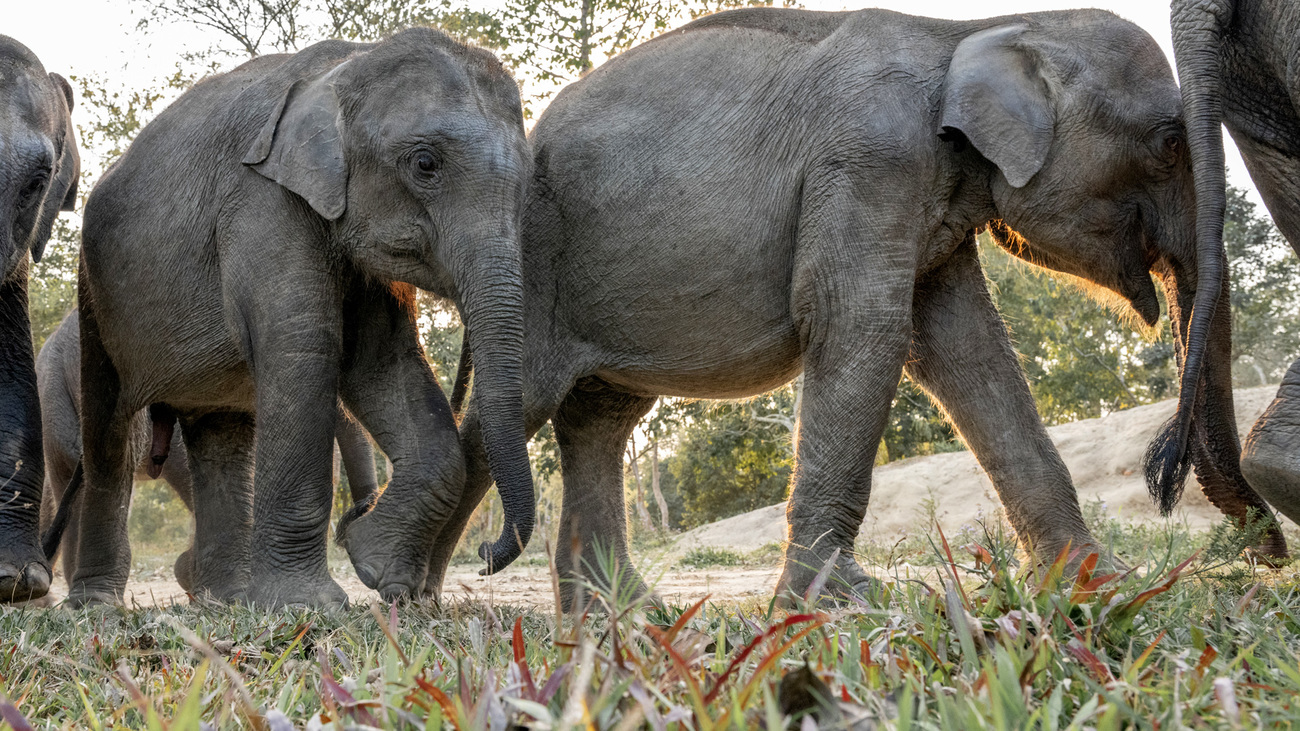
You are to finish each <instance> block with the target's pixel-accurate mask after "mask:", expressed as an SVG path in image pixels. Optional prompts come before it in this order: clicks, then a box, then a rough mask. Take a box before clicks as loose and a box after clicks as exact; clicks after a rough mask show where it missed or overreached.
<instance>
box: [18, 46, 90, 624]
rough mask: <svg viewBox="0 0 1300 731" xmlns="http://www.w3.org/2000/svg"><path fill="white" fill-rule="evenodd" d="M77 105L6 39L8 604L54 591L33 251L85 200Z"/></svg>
mask: <svg viewBox="0 0 1300 731" xmlns="http://www.w3.org/2000/svg"><path fill="white" fill-rule="evenodd" d="M73 104H74V101H73V94H72V87H71V86H70V85H69V84H68V82H67V80H66V79H64V78H63V77H62V76H59V75H58V74H55V73H47V72H46V71H45V68H44V67H43V66H42V65H41V62H40V59H38V58H37V57H36V55H35V54H34V53H32V52H31V50H30V49H28V48H27V47H26V46H24V45H23V44H21V43H19V42H18V41H16V40H14V39H13V38H10V37H9V36H4V35H0V602H18V601H29V600H32V599H38V598H40V597H42V596H44V595H45V593H46V592H47V591H49V588H50V578H51V574H50V566H49V563H48V562H47V561H46V560H45V557H44V555H43V554H42V553H41V548H40V542H39V539H38V538H39V537H38V530H39V526H38V523H39V521H40V505H41V485H42V483H43V482H44V479H45V466H44V465H45V463H44V460H43V459H42V456H41V413H40V400H39V398H38V396H37V392H36V370H35V362H34V359H33V352H32V326H31V318H30V316H29V314H28V308H27V274H28V263H27V253H28V252H29V251H30V252H31V256H32V260H33V261H36V262H39V261H40V260H41V254H42V253H43V252H44V251H45V244H46V242H48V241H49V238H50V234H51V232H52V231H53V228H54V219H55V218H56V217H57V216H58V215H59V212H60V211H71V210H72V209H73V206H74V205H75V204H76V201H77V181H78V178H79V177H80V175H81V158H80V156H79V155H78V152H77V139H76V131H75V130H74V129H73V126H72V107H73Z"/></svg>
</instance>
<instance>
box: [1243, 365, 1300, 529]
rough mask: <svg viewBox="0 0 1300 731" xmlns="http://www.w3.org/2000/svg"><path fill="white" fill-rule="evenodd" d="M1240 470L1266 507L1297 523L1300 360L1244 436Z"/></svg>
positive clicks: (1299, 519) (1299, 518)
mask: <svg viewBox="0 0 1300 731" xmlns="http://www.w3.org/2000/svg"><path fill="white" fill-rule="evenodd" d="M1241 471H1242V473H1243V474H1244V475H1245V476H1246V481H1247V482H1249V483H1250V486H1251V487H1253V488H1255V490H1256V491H1258V492H1259V494H1260V495H1262V496H1263V497H1264V499H1265V500H1267V501H1268V504H1269V505H1272V506H1273V507H1274V508H1276V509H1277V510H1278V511H1280V512H1281V513H1282V514H1283V515H1285V516H1286V517H1288V518H1290V519H1291V520H1293V521H1295V522H1297V523H1300V360H1297V361H1296V362H1294V363H1292V364H1291V367H1290V368H1289V369H1288V370H1287V372H1286V375H1285V376H1283V378H1282V385H1281V386H1280V387H1278V389H1277V396H1276V397H1275V398H1274V399H1273V403H1271V404H1269V405H1268V408H1267V409H1265V410H1264V413H1263V415H1262V416H1260V417H1259V421H1256V422H1255V426H1254V427H1253V428H1252V429H1251V430H1250V435H1249V436H1247V437H1246V445H1245V447H1244V448H1243V449H1242V452H1241ZM1260 517H1263V516H1260Z"/></svg>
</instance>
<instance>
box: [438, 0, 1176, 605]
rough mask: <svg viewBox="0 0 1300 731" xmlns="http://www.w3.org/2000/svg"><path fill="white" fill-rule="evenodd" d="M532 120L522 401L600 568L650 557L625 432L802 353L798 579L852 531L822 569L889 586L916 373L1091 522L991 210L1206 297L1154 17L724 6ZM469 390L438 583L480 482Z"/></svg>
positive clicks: (565, 527)
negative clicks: (887, 554) (635, 517)
mask: <svg viewBox="0 0 1300 731" xmlns="http://www.w3.org/2000/svg"><path fill="white" fill-rule="evenodd" d="M530 139H531V141H532V143H533V148H534V176H533V181H532V185H531V187H530V189H529V199H528V205H527V208H526V211H525V215H524V227H523V241H524V243H523V248H524V284H525V307H524V312H525V326H524V333H525V347H524V352H525V359H524V362H525V386H524V394H525V405H524V413H525V421H526V426H527V429H528V433H529V434H532V433H534V432H535V431H536V430H537V429H538V428H539V427H540V426H541V425H542V424H543V423H544V422H545V421H546V420H547V419H550V421H551V423H552V424H553V426H554V428H555V435H556V439H557V441H558V443H559V447H560V451H561V460H562V467H563V478H564V501H563V507H562V516H561V522H560V526H561V527H560V539H559V545H560V546H567V545H569V540H570V537H572V538H573V539H574V540H576V541H577V542H578V544H579V545H580V546H581V547H582V551H581V560H582V561H585V562H586V563H587V565H588V566H589V567H590V569H591V570H592V571H596V572H599V566H600V565H601V564H600V563H598V561H597V558H598V556H597V550H598V548H597V547H598V545H600V544H603V546H604V550H608V551H611V552H612V553H613V558H614V559H615V560H616V561H618V562H619V564H620V565H621V566H622V567H623V568H624V569H627V568H629V567H630V564H629V559H628V553H627V545H626V538H625V535H624V521H625V513H624V505H623V490H622V464H621V454H622V450H623V447H624V445H625V443H626V440H627V438H628V435H629V433H630V432H631V430H632V429H633V428H634V427H635V425H636V424H637V423H638V421H639V420H640V419H641V417H642V416H643V415H644V414H645V413H646V412H647V411H648V410H649V409H650V408H651V407H652V406H653V404H654V403H655V398H656V396H657V395H671V396H685V397H696V398H738V397H745V396H749V395H753V394H756V393H760V392H762V391H765V390H768V389H771V388H773V387H776V386H779V385H781V384H782V383H785V382H787V381H789V380H790V379H791V378H793V377H794V376H795V375H796V374H798V373H800V372H801V371H802V372H803V374H804V379H805V380H804V390H803V398H802V405H801V410H800V414H799V417H800V428H799V433H798V441H797V445H796V450H797V467H796V469H795V477H794V486H793V494H792V496H791V500H790V504H789V509H788V513H787V518H788V521H789V534H788V535H789V543H788V547H787V549H786V560H785V567H784V570H783V573H782V576H781V578H780V581H779V584H778V586H777V593H778V596H779V597H781V598H782V599H786V598H787V597H788V596H789V595H790V593H794V594H800V593H803V592H805V591H806V590H807V589H808V587H809V585H810V583H811V582H812V579H813V577H814V576H815V574H816V573H817V572H818V570H819V569H821V568H822V567H823V566H824V565H825V564H826V563H827V561H829V560H830V557H831V556H832V555H835V552H836V551H838V562H837V564H836V565H835V567H834V569H835V570H834V575H833V578H832V580H831V582H830V585H829V586H828V589H827V590H828V591H829V592H831V593H845V592H851V591H861V590H863V589H865V588H866V587H867V586H869V584H870V582H869V579H868V577H867V576H866V574H865V573H864V572H863V571H862V569H861V568H860V567H859V566H858V564H857V563H856V562H855V561H854V559H853V558H852V555H851V554H852V552H853V541H854V539H855V537H856V536H857V534H858V529H859V526H860V525H861V523H862V520H863V516H864V512H865V510H866V507H867V500H868V497H869V495H870V489H871V466H872V463H873V461H874V459H873V456H874V455H875V452H876V448H877V445H878V444H879V442H880V438H881V434H882V431H883V429H884V427H885V421H886V418H887V414H888V410H889V406H890V402H891V399H892V397H893V395H894V392H895V389H896V387H897V385H898V381H899V378H900V376H901V375H902V374H903V373H907V374H908V375H909V376H910V377H911V378H912V379H913V380H915V381H916V382H917V383H919V384H921V385H922V386H923V387H924V388H925V389H926V390H927V391H928V392H929V393H930V395H931V396H932V397H933V398H935V399H936V400H937V401H938V402H939V403H940V404H941V405H942V406H943V408H944V410H945V411H946V413H947V414H948V415H949V418H950V419H951V420H952V422H953V423H954V425H955V426H956V427H957V429H958V431H959V432H960V434H961V436H962V438H963V439H964V440H965V441H966V443H967V444H968V445H969V446H970V448H971V449H972V451H973V452H974V453H975V455H976V456H977V458H978V459H979V461H980V464H981V465H982V466H983V467H984V469H985V470H986V471H987V472H988V474H989V476H990V478H991V479H992V481H993V483H994V485H995V486H996V488H997V490H998V494H999V496H1000V497H1001V500H1002V504H1003V506H1004V507H1005V509H1006V514H1007V517H1008V518H1009V520H1010V522H1011V524H1012V525H1013V526H1014V528H1015V530H1016V532H1017V534H1018V535H1019V537H1020V539H1021V541H1022V542H1023V543H1024V544H1026V546H1027V547H1029V548H1032V549H1033V551H1034V552H1036V553H1037V554H1038V555H1039V556H1044V555H1045V556H1047V557H1052V556H1054V555H1055V554H1056V553H1057V552H1058V551H1060V550H1061V549H1062V548H1064V547H1065V546H1067V545H1069V546H1072V547H1073V548H1076V549H1083V550H1085V551H1086V550H1089V549H1093V548H1095V547H1096V543H1095V541H1094V539H1093V537H1092V536H1091V535H1090V533H1089V531H1088V529H1087V527H1086V525H1085V524H1084V521H1083V518H1082V516H1081V515H1080V510H1079V505H1078V501H1077V497H1076V494H1075V490H1074V486H1073V484H1072V482H1071V479H1070V475H1069V472H1068V471H1067V469H1066V467H1065V465H1064V464H1063V463H1062V461H1061V459H1060V457H1059V455H1058V454H1057V451H1056V449H1055V447H1054V446H1053V444H1052V442H1051V440H1050V439H1049V438H1048V436H1047V434H1046V432H1045V430H1044V428H1043V425H1042V422H1041V420H1040V418H1039V415H1038V413H1037V411H1036V409H1035V406H1034V401H1033V398H1032V397H1031V395H1030V392H1029V389H1028V386H1027V384H1026V382H1025V377H1024V374H1023V372H1022V371H1021V368H1020V366H1019V363H1018V362H1017V358H1016V354H1015V352H1014V351H1013V349H1012V346H1011V342H1010V340H1009V338H1008V335H1007V332H1006V329H1005V327H1004V325H1003V323H1002V321H1001V319H1000V318H999V316H998V313H997V311H996V310H995V309H994V306H993V304H992V302H991V300H990V297H989V293H988V291H987V287H986V283H985V279H984V275H983V273H982V271H981V268H980V264H979V260H978V258H977V254H976V248H975V247H976V243H975V242H976V238H975V234H976V232H978V231H979V230H981V229H985V228H987V229H989V230H990V231H991V232H992V234H993V236H994V238H995V240H997V241H998V242H999V243H1000V244H1001V245H1002V246H1003V247H1006V248H1007V249H1008V250H1010V251H1011V252H1012V253H1014V254H1016V255H1017V256H1020V257H1022V258H1024V259H1026V260H1028V261H1030V262H1033V263H1035V264H1038V265H1040V266H1045V267H1048V268H1051V269H1055V270H1058V271H1061V272H1066V273H1068V274H1072V275H1075V276H1077V277H1082V278H1084V279H1087V280H1089V281H1091V282H1093V283H1095V284H1097V285H1100V286H1101V287H1104V288H1106V289H1109V290H1112V291H1113V292H1115V293H1118V294H1119V295H1120V296H1121V297H1123V298H1124V299H1125V300H1126V301H1127V302H1128V303H1129V304H1130V305H1131V306H1132V308H1133V309H1134V310H1135V311H1136V313H1137V314H1138V316H1140V317H1141V319H1142V320H1143V321H1145V322H1146V323H1148V324H1154V323H1156V322H1157V320H1158V319H1159V316H1160V305H1159V302H1158V299H1157V295H1156V290H1155V286H1154V283H1153V281H1152V277H1151V273H1155V274H1157V275H1158V276H1159V277H1160V278H1161V279H1162V281H1163V282H1164V284H1165V286H1166V288H1167V290H1168V291H1169V292H1173V293H1177V294H1178V298H1176V299H1174V300H1171V301H1173V302H1174V305H1175V309H1176V308H1177V307H1178V306H1179V305H1180V303H1181V302H1183V301H1184V298H1186V297H1187V296H1191V295H1192V294H1193V293H1194V292H1195V290H1194V286H1195V282H1196V279H1195V266H1196V264H1197V259H1196V251H1195V249H1194V246H1193V244H1194V231H1193V219H1192V215H1191V212H1192V210H1193V204H1194V201H1193V198H1192V195H1193V192H1192V181H1191V167H1190V162H1189V159H1188V157H1187V152H1186V147H1185V140H1184V135H1183V125H1182V114H1181V102H1180V99H1179V93H1178V88H1177V86H1176V85H1175V83H1174V80H1173V76H1172V73H1171V71H1170V69H1169V65H1168V63H1167V62H1166V60H1165V57H1164V54H1163V53H1162V52H1161V51H1160V49H1159V47H1158V46H1157V45H1156V43H1155V42H1154V41H1153V40H1152V39H1151V38H1150V37H1149V36H1148V35H1147V34H1146V33H1144V32H1143V31H1142V30H1140V29H1139V28H1137V27H1136V26H1134V25H1133V24H1131V23H1128V22H1126V21H1124V20H1121V19H1119V18H1118V17H1116V16H1114V15H1111V14H1109V13H1106V12H1103V11H1095V10H1080V11H1068V12H1052V13H1033V14H1026V15H1017V16H1009V17H1002V18H994V19H989V20H980V21H970V22H953V21H943V20H932V19H926V18H917V17H911V16H907V15H901V14H897V13H893V12H887V11H882V10H862V11H857V12H844V13H816V12H807V11H801V10H778V9H747V10H737V11H730V12H724V13H719V14H717V15H712V16H709V17H706V18H703V19H701V20H698V21H696V22H693V23H691V24H689V25H686V26H684V27H682V28H680V29H678V30H675V31H673V32H671V33H668V34H665V35H664V36H661V37H659V38H657V39H655V40H653V41H650V42H648V43H646V44H644V45H642V46H640V47H638V48H634V49H632V50H631V51H629V52H627V53H625V54H622V55H620V56H618V57H617V58H614V59H613V60H611V61H609V62H608V63H606V64H605V65H603V66H602V67H600V68H598V69H596V70H595V71H593V72H592V73H590V74H589V75H587V76H586V77H584V78H583V79H582V80H581V81H578V82H576V83H574V84H572V85H570V86H568V87H567V88H565V89H564V90H563V91H561V92H560V93H559V94H558V95H557V96H556V98H555V100H554V102H552V104H551V105H550V106H549V107H548V109H547V110H546V112H545V113H544V114H543V115H542V117H541V119H539V120H538V122H537V126H536V127H535V128H534V129H533V131H532V133H531V138H530ZM1178 313H1179V311H1178V310H1177V309H1176V311H1175V312H1174V317H1173V318H1172V319H1174V320H1177V319H1179V314H1178ZM470 328H471V334H472V328H473V326H472V325H471V326H470ZM473 357H474V359H477V358H478V350H477V345H476V344H475V347H474V354H473ZM476 393H477V387H476V388H473V389H472V390H471V392H470V400H469V406H468V410H467V412H466V415H465V417H464V420H463V421H462V425H461V431H462V442H463V443H464V444H465V445H466V454H467V458H468V460H469V461H468V463H467V471H468V477H467V485H466V493H465V497H466V499H465V500H463V501H462V503H461V505H460V507H459V509H458V512H457V519H456V521H455V522H453V523H449V524H448V525H447V527H446V528H445V529H444V532H443V534H442V535H441V536H439V538H438V540H437V541H435V554H434V556H433V557H432V558H431V563H430V578H429V581H428V582H427V585H428V586H429V587H431V588H433V589H436V588H437V587H438V586H439V584H440V582H441V579H442V576H443V572H444V571H445V567H446V564H447V560H448V557H449V555H450V551H451V548H452V546H453V545H454V543H455V541H454V538H455V537H456V536H457V535H459V533H458V531H459V530H461V528H462V526H463V525H464V523H465V520H466V519H467V517H468V515H469V513H470V511H472V510H473V508H474V505H475V503H476V502H477V500H478V498H479V497H480V496H482V494H483V493H484V491H485V490H486V488H487V487H488V483H489V480H490V477H489V473H488V468H487V464H488V463H487V462H486V461H485V460H484V453H483V450H482V447H481V443H482V441H481V440H482V438H481V437H480V436H479V430H480V423H479V413H478V411H477V408H476V407H477V404H478V401H477V400H476V397H475V395H476ZM558 556H559V563H560V568H561V570H563V571H564V572H566V573H572V572H575V571H577V570H579V569H583V567H581V566H578V565H575V564H574V562H573V559H572V558H570V552H569V551H567V550H561V551H559V554H558ZM491 568H492V569H499V568H501V567H500V566H499V565H494V566H492V567H491ZM583 570H586V569H583ZM588 575H590V574H588ZM608 579H609V577H604V580H608Z"/></svg>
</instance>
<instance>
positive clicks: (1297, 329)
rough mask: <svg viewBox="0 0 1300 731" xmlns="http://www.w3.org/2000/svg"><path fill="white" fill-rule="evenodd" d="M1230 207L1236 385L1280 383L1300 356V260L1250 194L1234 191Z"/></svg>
mask: <svg viewBox="0 0 1300 731" xmlns="http://www.w3.org/2000/svg"><path fill="white" fill-rule="evenodd" d="M1227 202H1228V207H1227V211H1226V216H1225V221H1224V227H1223V243H1224V246H1225V248H1226V249H1227V253H1228V268H1229V272H1230V274H1231V280H1232V290H1231V301H1232V362H1233V369H1232V372H1233V380H1234V382H1236V383H1237V384H1238V385H1262V384H1265V383H1276V382H1278V381H1280V380H1281V378H1282V374H1283V373H1285V372H1286V369H1287V368H1288V367H1290V365H1291V362H1292V361H1293V360H1295V358H1296V356H1298V355H1300V260H1297V258H1296V255H1295V253H1294V252H1293V251H1292V249H1291V247H1290V246H1289V245H1287V242H1286V240H1285V239H1283V238H1282V235H1281V233H1280V232H1279V231H1278V230H1277V228H1276V227H1275V226H1274V225H1273V222H1272V221H1271V220H1269V219H1268V217H1267V216H1262V215H1260V214H1259V213H1258V211H1256V209H1255V205H1254V204H1253V203H1251V202H1250V201H1249V200H1247V199H1246V192H1245V191H1244V190H1241V189H1240V188H1233V187H1229V188H1228V201H1227ZM1298 243H1300V242H1298Z"/></svg>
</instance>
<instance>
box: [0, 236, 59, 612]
mask: <svg viewBox="0 0 1300 731" xmlns="http://www.w3.org/2000/svg"><path fill="white" fill-rule="evenodd" d="M24 256H26V255H25V254H24ZM41 441H42V440H41V410H40V396H39V395H38V392H37V388H36V363H35V360H34V358H33V356H32V330H31V321H30V320H29V319H28V312H27V268H26V265H23V266H20V267H19V269H18V271H16V272H15V273H13V274H12V275H11V276H10V277H9V279H8V280H5V281H0V603H3V602H13V601H27V600H30V599H38V598H40V597H43V596H45V594H46V592H48V591H49V589H50V578H51V575H50V566H49V563H48V562H47V561H46V560H45V556H44V555H43V553H42V552H41V547H40V537H39V530H40V519H41V516H40V513H41V491H42V483H43V482H44V480H45V468H44V463H45V459H44V455H43V454H42V444H41Z"/></svg>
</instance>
